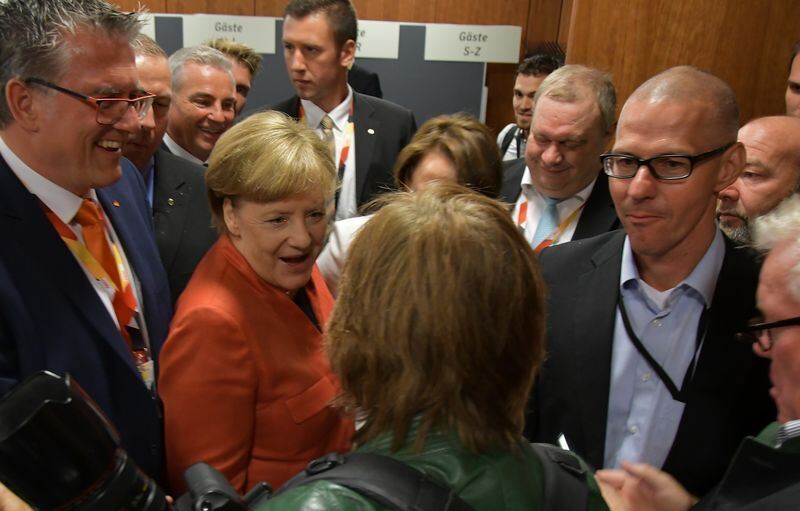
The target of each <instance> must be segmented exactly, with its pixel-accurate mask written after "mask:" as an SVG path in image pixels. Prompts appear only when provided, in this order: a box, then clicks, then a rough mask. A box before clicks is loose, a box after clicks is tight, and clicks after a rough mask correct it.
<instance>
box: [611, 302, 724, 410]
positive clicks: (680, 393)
mask: <svg viewBox="0 0 800 511" xmlns="http://www.w3.org/2000/svg"><path fill="white" fill-rule="evenodd" d="M617 306H618V307H619V314H620V316H621V317H622V324H623V325H624V326H625V332H626V333H627V334H628V338H629V339H630V340H631V342H632V343H633V346H634V347H635V348H636V351H638V352H639V354H640V355H641V356H642V357H644V359H645V361H646V362H647V365H649V366H650V368H651V369H652V370H653V371H655V372H656V374H658V377H659V378H660V379H661V382H662V383H663V384H664V386H665V387H667V390H669V393H670V395H671V396H672V399H674V400H675V401H678V402H679V403H684V404H685V403H686V400H687V393H688V390H687V386H688V385H689V383H691V381H692V378H693V377H694V370H695V365H696V363H697V355H698V354H699V352H700V348H701V347H702V345H703V340H704V339H705V337H706V334H707V333H708V309H707V308H706V307H703V312H702V313H701V314H700V321H698V323H697V335H696V336H695V348H694V355H693V356H692V361H691V363H690V364H689V367H688V369H687V370H686V376H685V377H684V379H683V385H681V388H680V390H679V389H678V387H677V385H675V382H673V381H672V378H670V377H669V375H668V374H667V371H666V370H664V368H663V367H661V364H659V363H658V362H656V359H654V358H653V356H652V355H651V354H650V352H649V351H647V348H645V347H644V345H643V344H642V341H641V340H639V337H638V336H637V335H636V334H635V333H634V332H633V327H632V326H631V322H630V320H629V319H628V312H627V311H626V310H625V305H624V303H623V300H622V293H621V292H620V294H619V298H618V299H617Z"/></svg>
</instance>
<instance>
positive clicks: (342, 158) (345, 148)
mask: <svg viewBox="0 0 800 511" xmlns="http://www.w3.org/2000/svg"><path fill="white" fill-rule="evenodd" d="M354 103H355V101H354V100H351V101H350V111H349V113H348V114H347V127H346V128H345V130H344V134H345V137H344V144H342V152H341V153H340V155H339V166H338V167H337V168H336V169H337V172H336V173H337V174H338V176H339V182H341V181H342V178H343V177H344V167H345V164H346V163H347V156H348V155H349V154H350V145H351V144H352V140H353V133H354V132H355V123H354V122H353V104H354ZM298 115H299V117H300V122H304V121H305V118H306V111H305V109H303V104H302V103H301V104H300V109H299V112H298ZM334 140H336V136H335V135H334ZM337 196H338V193H337Z"/></svg>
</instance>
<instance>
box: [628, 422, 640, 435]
mask: <svg viewBox="0 0 800 511" xmlns="http://www.w3.org/2000/svg"><path fill="white" fill-rule="evenodd" d="M628 432H629V433H630V434H632V435H635V434H637V433H638V432H639V426H637V425H636V424H631V425H630V426H628Z"/></svg>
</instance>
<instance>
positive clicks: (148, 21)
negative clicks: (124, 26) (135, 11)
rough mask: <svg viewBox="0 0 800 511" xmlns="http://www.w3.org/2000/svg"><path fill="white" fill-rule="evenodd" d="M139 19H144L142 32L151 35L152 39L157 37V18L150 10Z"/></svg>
mask: <svg viewBox="0 0 800 511" xmlns="http://www.w3.org/2000/svg"><path fill="white" fill-rule="evenodd" d="M139 19H140V20H142V30H141V32H142V33H143V34H144V35H146V36H147V37H149V38H150V39H152V40H154V41H155V39H156V19H155V18H154V17H153V15H152V14H151V13H149V12H145V13H142V14H140V15H139Z"/></svg>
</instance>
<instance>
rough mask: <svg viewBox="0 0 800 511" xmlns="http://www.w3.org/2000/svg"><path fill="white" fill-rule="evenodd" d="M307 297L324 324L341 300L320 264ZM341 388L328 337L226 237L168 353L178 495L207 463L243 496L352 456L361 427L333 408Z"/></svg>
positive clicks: (165, 392)
mask: <svg viewBox="0 0 800 511" xmlns="http://www.w3.org/2000/svg"><path fill="white" fill-rule="evenodd" d="M305 290H306V292H307V293H308V297H309V301H310V302H311V305H312V307H313V309H314V313H315V314H316V316H317V319H318V321H319V323H320V324H321V325H324V324H325V322H326V321H327V319H328V316H329V314H330V311H331V309H332V307H333V298H331V295H330V293H329V292H328V289H327V287H325V282H324V280H323V279H322V277H321V276H320V274H319V271H318V270H317V268H316V266H315V267H314V270H313V273H312V276H311V280H310V281H309V283H308V284H307V285H306V288H305ZM337 391H338V384H337V382H336V379H335V377H334V376H333V374H332V373H331V370H330V366H329V364H328V360H327V357H326V356H325V354H324V353H323V350H322V335H321V334H320V333H319V331H317V329H316V328H314V326H313V325H312V323H311V321H310V320H309V319H308V317H307V316H306V315H305V314H304V313H303V311H302V310H300V308H299V307H298V306H297V305H296V304H295V303H294V302H293V301H292V299H291V298H290V297H289V296H287V295H286V294H285V293H284V292H282V291H280V290H278V289H276V288H274V287H272V286H271V285H269V284H267V283H266V282H264V281H263V280H262V279H261V278H260V277H259V276H258V275H256V273H255V272H254V271H253V269H252V268H251V267H250V265H249V264H247V262H246V261H245V259H244V257H243V256H242V255H241V254H240V253H239V252H238V251H237V250H236V248H235V247H234V246H233V244H232V243H231V241H230V239H229V238H228V237H227V236H225V235H223V236H221V237H220V239H219V241H217V242H216V244H215V245H214V246H213V247H212V248H211V250H210V251H209V252H208V254H207V255H206V256H205V258H204V259H203V260H202V261H201V262H200V264H199V265H198V267H197V269H196V270H195V272H194V275H193V276H192V279H191V280H190V282H189V285H188V286H187V288H186V290H185V291H184V293H183V295H182V296H181V298H180V300H179V301H178V308H177V311H176V313H175V317H174V319H173V321H172V325H171V328H170V333H169V337H168V338H167V341H166V344H165V345H164V348H163V349H162V351H161V356H160V372H159V394H160V396H161V399H162V400H163V403H164V424H165V443H166V452H167V471H168V476H169V480H170V484H171V488H172V492H173V494H180V493H183V491H184V489H185V486H186V485H185V482H184V480H183V472H184V471H185V470H186V469H187V468H188V467H189V466H190V465H192V464H193V463H195V462H198V461H204V462H206V463H209V464H210V465H212V466H213V467H214V468H216V469H217V470H219V471H220V472H222V473H223V474H224V475H225V477H227V478H228V480H229V481H230V482H231V484H232V486H233V487H234V488H236V490H237V491H239V493H244V492H246V491H247V490H249V489H250V487H252V486H253V485H254V484H256V483H257V482H259V481H266V482H268V483H269V484H270V485H271V486H272V487H273V488H278V487H279V486H280V485H282V484H283V483H284V482H285V481H286V480H287V479H289V478H290V477H291V476H293V475H294V474H296V473H297V472H299V471H300V470H302V469H303V468H305V466H306V464H307V463H308V462H309V461H310V460H312V459H314V458H317V457H319V456H322V455H323V454H325V453H327V452H330V451H339V452H346V451H348V450H349V448H350V438H351V436H352V434H353V431H354V428H353V422H352V421H351V420H350V419H346V418H343V417H342V416H341V415H340V413H339V412H338V411H336V410H334V409H333V408H331V407H330V406H329V403H330V401H331V399H332V398H333V397H334V396H335V395H336V393H337Z"/></svg>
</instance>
